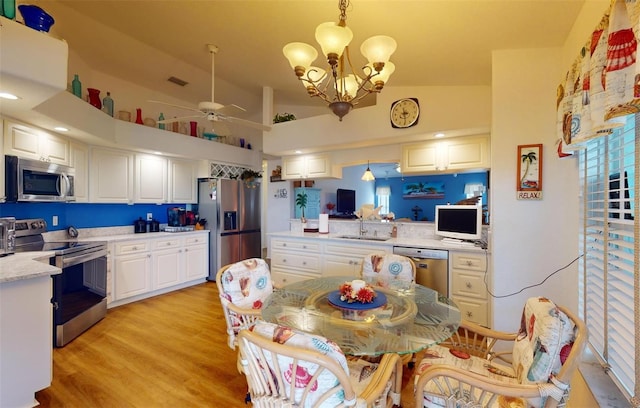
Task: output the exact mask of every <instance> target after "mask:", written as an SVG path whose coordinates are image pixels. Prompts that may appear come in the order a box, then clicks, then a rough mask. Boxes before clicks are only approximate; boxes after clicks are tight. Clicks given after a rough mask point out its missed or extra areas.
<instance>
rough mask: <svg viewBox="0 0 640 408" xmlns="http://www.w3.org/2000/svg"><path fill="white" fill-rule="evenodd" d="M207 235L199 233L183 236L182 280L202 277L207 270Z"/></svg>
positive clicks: (205, 274) (206, 273)
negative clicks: (183, 269) (183, 267)
mask: <svg viewBox="0 0 640 408" xmlns="http://www.w3.org/2000/svg"><path fill="white" fill-rule="evenodd" d="M208 244H209V235H208V234H201V235H196V236H189V237H186V238H185V244H184V251H183V256H184V265H185V271H184V280H185V281H186V282H188V281H191V280H194V279H199V278H204V277H206V276H207V275H208V272H209V245H208Z"/></svg>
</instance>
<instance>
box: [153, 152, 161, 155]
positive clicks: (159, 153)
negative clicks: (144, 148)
mask: <svg viewBox="0 0 640 408" xmlns="http://www.w3.org/2000/svg"><path fill="white" fill-rule="evenodd" d="M153 154H158V155H160V156H162V152H153Z"/></svg>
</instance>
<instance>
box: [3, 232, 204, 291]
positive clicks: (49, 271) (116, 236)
mask: <svg viewBox="0 0 640 408" xmlns="http://www.w3.org/2000/svg"><path fill="white" fill-rule="evenodd" d="M203 233H207V234H208V233H209V230H197V231H196V230H194V231H183V232H148V233H145V234H134V233H133V228H130V227H123V228H121V227H116V228H91V229H86V230H80V234H79V236H78V238H77V239H70V238H69V237H68V235H67V233H66V231H53V232H47V233H45V234H43V235H44V239H45V241H48V242H53V241H57V242H60V241H65V242H69V241H106V242H116V241H128V240H132V239H153V238H163V237H164V238H166V237H170V236H171V237H173V236H175V237H180V236H184V235H193V234H203ZM54 255H55V252H54V251H35V252H19V253H15V254H11V255H7V256H4V257H0V284H2V283H5V282H11V281H17V280H21V279H31V278H37V277H40V276H50V275H57V274H60V273H62V270H61V269H60V268H57V267H55V266H52V265H49V259H50V258H51V257H53V256H54Z"/></svg>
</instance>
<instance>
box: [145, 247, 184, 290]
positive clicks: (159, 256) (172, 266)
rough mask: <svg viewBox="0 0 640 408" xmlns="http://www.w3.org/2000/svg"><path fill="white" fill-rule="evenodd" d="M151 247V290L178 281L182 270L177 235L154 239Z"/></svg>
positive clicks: (181, 250) (174, 283)
mask: <svg viewBox="0 0 640 408" xmlns="http://www.w3.org/2000/svg"><path fill="white" fill-rule="evenodd" d="M153 248H154V250H153V254H152V271H151V276H152V284H151V290H155V289H162V288H166V287H169V286H173V285H177V284H178V283H180V282H181V281H182V280H183V279H182V275H183V270H184V268H183V266H182V265H183V252H184V250H183V248H182V242H181V240H180V239H179V238H178V237H177V236H175V237H172V238H166V239H164V238H163V239H159V240H155V241H154V243H153Z"/></svg>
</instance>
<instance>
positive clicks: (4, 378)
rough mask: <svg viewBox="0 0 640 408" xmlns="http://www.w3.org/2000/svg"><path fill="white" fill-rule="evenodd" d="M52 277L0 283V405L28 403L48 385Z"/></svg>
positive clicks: (49, 381)
mask: <svg viewBox="0 0 640 408" xmlns="http://www.w3.org/2000/svg"><path fill="white" fill-rule="evenodd" d="M51 293H52V279H51V277H50V276H40V277H37V278H31V279H22V280H16V281H9V282H4V283H0V344H1V345H2V357H0V407H31V406H33V405H34V403H35V404H37V402H36V401H35V399H34V398H35V392H36V391H39V390H42V389H44V388H47V387H49V386H50V385H51V379H52V373H53V371H52V370H53V367H52V361H53V360H52V357H53V343H52V333H53V328H52V326H53V307H52V305H51Z"/></svg>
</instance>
